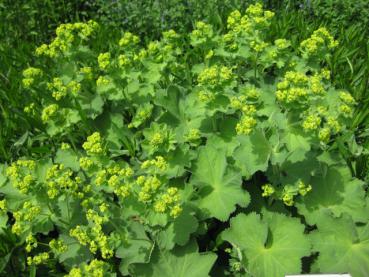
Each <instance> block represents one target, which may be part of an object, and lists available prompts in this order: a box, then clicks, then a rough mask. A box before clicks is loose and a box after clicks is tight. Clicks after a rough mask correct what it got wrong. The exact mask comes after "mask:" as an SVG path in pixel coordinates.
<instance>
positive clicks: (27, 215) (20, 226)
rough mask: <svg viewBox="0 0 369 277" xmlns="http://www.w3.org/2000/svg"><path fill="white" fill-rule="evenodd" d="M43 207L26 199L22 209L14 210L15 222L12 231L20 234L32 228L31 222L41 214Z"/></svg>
mask: <svg viewBox="0 0 369 277" xmlns="http://www.w3.org/2000/svg"><path fill="white" fill-rule="evenodd" d="M40 212H41V207H40V206H39V205H37V204H34V203H32V202H30V201H25V202H24V203H23V206H22V208H21V209H20V210H18V211H15V212H13V216H14V219H15V223H14V224H13V226H12V233H14V234H16V235H20V234H22V233H23V232H25V231H26V230H27V228H30V226H31V225H30V223H31V222H32V221H33V220H34V219H35V218H36V217H37V216H38V215H39V214H40Z"/></svg>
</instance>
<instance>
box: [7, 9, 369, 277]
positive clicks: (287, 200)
mask: <svg viewBox="0 0 369 277" xmlns="http://www.w3.org/2000/svg"><path fill="white" fill-rule="evenodd" d="M273 16H274V13H273V12H270V11H264V10H263V9H262V6H261V5H260V4H256V5H251V6H249V8H248V9H247V10H246V12H245V14H241V13H240V12H239V11H234V12H233V13H231V14H230V16H229V18H228V31H227V33H224V34H223V33H222V34H221V33H218V32H217V31H216V30H213V29H212V27H211V26H210V25H208V24H206V23H204V22H198V23H197V24H196V28H195V29H194V30H193V32H192V33H191V34H189V35H179V34H177V33H175V32H174V31H173V30H169V31H167V32H164V33H163V38H162V40H160V41H152V42H150V43H148V44H147V45H146V46H142V44H141V43H140V40H139V38H138V37H137V36H135V35H133V34H131V33H128V32H126V33H124V35H123V37H122V38H121V39H120V40H119V41H109V42H106V44H105V47H104V48H103V49H102V48H101V47H100V48H98V47H97V42H98V39H99V26H98V24H97V23H95V22H92V21H91V22H88V23H75V24H63V25H61V26H60V27H58V29H57V30H56V38H55V39H54V40H53V41H52V42H51V43H50V44H48V45H47V44H44V45H41V46H40V47H39V48H37V49H36V55H37V56H38V57H39V58H38V62H37V63H36V64H35V65H34V67H30V68H28V69H25V70H24V72H23V75H24V79H23V87H24V93H25V95H26V97H28V98H29V99H31V100H30V103H29V104H28V105H27V106H26V107H25V108H24V111H25V112H26V113H28V114H29V116H31V117H33V118H34V120H35V122H42V123H43V125H40V126H38V127H37V128H39V129H41V132H42V131H44V132H45V134H44V135H45V136H48V137H49V138H50V140H51V141H53V143H54V144H55V145H57V149H56V150H55V151H51V153H49V154H48V155H46V156H45V157H44V158H41V159H37V160H34V159H32V158H31V157H24V158H22V159H19V160H17V161H14V162H13V163H11V164H9V165H4V166H3V167H2V174H3V175H2V177H1V187H0V192H1V193H2V194H1V195H2V196H1V199H2V200H0V210H1V216H0V226H1V227H3V228H10V229H11V231H12V232H13V233H14V234H16V235H17V236H18V237H19V240H20V241H21V245H23V246H24V251H25V252H26V253H27V260H26V263H27V267H28V268H30V270H31V269H32V270H35V269H36V268H37V270H41V271H42V270H49V271H54V272H55V270H59V271H60V270H61V271H64V272H65V274H66V275H68V276H116V273H117V272H118V271H119V272H120V273H121V274H123V275H131V276H174V275H176V276H177V275H178V276H199V277H202V276H207V275H208V274H210V271H211V270H212V271H211V272H214V273H215V272H216V273H221V274H224V275H230V276H284V275H285V274H288V273H290V274H292V273H300V272H302V271H303V270H304V271H309V272H350V273H351V274H352V275H353V276H364V275H368V274H369V267H368V265H369V261H368V258H367V257H369V244H368V241H369V237H368V232H367V230H368V226H369V225H368V219H369V216H368V215H369V213H368V211H369V210H368V205H367V204H368V197H367V193H366V186H365V185H364V183H363V182H361V181H360V180H357V179H354V178H352V177H351V172H350V170H349V169H348V167H347V166H346V163H345V161H344V160H343V159H342V158H341V157H340V155H339V154H337V151H336V150H335V149H336V146H337V145H342V144H344V143H345V138H346V137H347V135H348V134H350V130H349V126H350V118H351V115H352V110H353V107H354V106H355V100H354V98H353V97H352V96H351V95H350V94H349V93H348V92H346V91H343V90H337V89H335V88H334V87H333V86H332V85H331V83H330V77H331V74H330V72H329V70H328V69H327V68H325V67H324V64H325V62H324V61H325V60H326V59H329V55H330V50H331V49H333V48H335V47H338V42H337V41H335V40H334V38H333V37H332V36H331V35H330V34H329V33H328V31H327V30H326V29H325V28H320V29H318V30H316V31H315V32H314V33H313V34H312V35H311V37H310V38H307V39H306V40H304V41H302V42H301V45H300V47H299V49H293V48H292V46H291V43H290V42H289V41H288V40H286V39H277V40H274V41H271V40H270V39H269V37H268V35H267V33H268V32H267V31H268V28H269V26H270V24H271V22H272V18H273ZM34 131H35V132H37V130H36V127H35V130H34ZM39 132H40V131H39ZM81 137H84V138H83V139H81ZM302 258H304V259H303V260H302ZM5 264H6V263H5ZM302 264H304V267H302ZM303 268H304V269H303ZM68 272H69V274H68Z"/></svg>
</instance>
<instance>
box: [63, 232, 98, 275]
mask: <svg viewBox="0 0 369 277" xmlns="http://www.w3.org/2000/svg"><path fill="white" fill-rule="evenodd" d="M60 238H61V239H62V240H63V241H64V242H65V243H66V244H67V245H68V249H67V251H65V252H63V253H61V254H60V256H59V262H61V263H63V265H64V266H66V268H67V269H71V268H72V267H75V266H78V265H79V264H80V263H83V262H86V261H88V260H90V259H91V258H92V255H91V253H90V251H89V250H88V249H87V247H86V246H83V245H81V244H79V242H78V241H77V240H76V239H74V238H71V237H69V236H66V235H61V236H60Z"/></svg>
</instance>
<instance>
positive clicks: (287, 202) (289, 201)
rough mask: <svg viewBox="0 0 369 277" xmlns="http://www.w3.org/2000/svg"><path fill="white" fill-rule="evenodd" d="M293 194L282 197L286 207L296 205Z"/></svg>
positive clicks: (288, 193)
mask: <svg viewBox="0 0 369 277" xmlns="http://www.w3.org/2000/svg"><path fill="white" fill-rule="evenodd" d="M293 196H294V195H293V194H292V193H290V192H285V193H284V194H283V196H282V200H283V203H284V204H285V205H286V206H293V204H294V203H295V202H294V200H293Z"/></svg>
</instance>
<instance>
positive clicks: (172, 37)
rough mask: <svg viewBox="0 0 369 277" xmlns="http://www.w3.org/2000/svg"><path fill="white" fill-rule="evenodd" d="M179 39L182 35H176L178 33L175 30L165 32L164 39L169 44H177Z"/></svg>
mask: <svg viewBox="0 0 369 277" xmlns="http://www.w3.org/2000/svg"><path fill="white" fill-rule="evenodd" d="M178 38H180V35H179V34H177V33H176V31H174V30H172V29H171V30H168V31H164V32H163V39H164V41H166V42H169V43H173V42H175V41H176V40H177V39H178Z"/></svg>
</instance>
